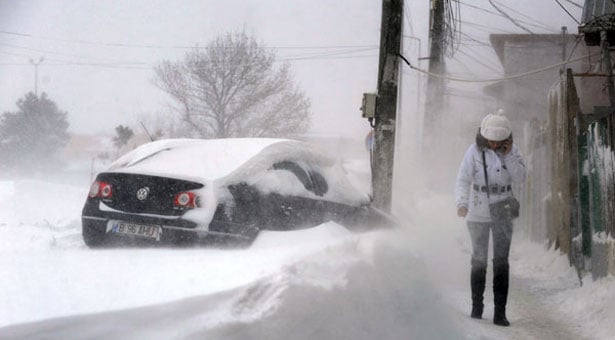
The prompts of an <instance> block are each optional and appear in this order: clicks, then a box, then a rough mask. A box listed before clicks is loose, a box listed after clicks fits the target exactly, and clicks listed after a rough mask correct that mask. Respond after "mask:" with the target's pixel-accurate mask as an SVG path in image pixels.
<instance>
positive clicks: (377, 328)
mask: <svg viewBox="0 0 615 340" xmlns="http://www.w3.org/2000/svg"><path fill="white" fill-rule="evenodd" d="M87 191H88V186H87V184H84V185H83V186H73V185H67V184H54V183H51V182H49V181H41V180H15V181H3V182H0V338H1V339H39V338H45V339H77V338H79V339H85V338H90V339H92V338H95V339H99V338H100V339H102V338H104V339H109V338H113V339H118V338H125V339H186V338H198V339H377V338H380V339H463V338H467V339H612V338H614V336H615V323H613V322H612V320H615V280H614V279H613V278H612V277H607V278H605V279H602V280H599V281H596V282H593V281H592V280H591V278H590V277H584V278H583V286H582V287H581V286H580V284H579V279H578V276H577V274H576V272H575V271H574V270H573V269H572V268H570V267H569V266H568V260H567V258H566V257H565V256H561V255H560V254H559V253H558V252H557V251H554V250H548V249H545V248H544V246H542V245H539V244H532V243H529V242H526V241H525V240H524V237H523V235H521V234H520V233H517V235H516V238H515V240H513V246H512V254H511V271H512V278H511V292H510V296H509V308H508V316H509V320H510V321H511V323H512V326H511V327H508V328H502V327H498V326H494V325H493V324H492V323H491V320H490V315H491V313H492V312H493V309H492V307H491V306H490V304H489V302H490V301H492V295H490V292H489V287H490V286H489V285H488V291H487V295H486V301H487V308H486V311H485V319H483V320H479V321H477V320H474V319H471V318H469V316H468V313H469V304H470V302H469V262H470V259H469V258H470V254H469V253H470V245H469V239H468V235H467V231H466V230H465V226H464V223H463V221H462V220H460V219H458V218H457V217H456V216H455V215H454V208H453V207H452V197H451V196H450V195H440V194H435V193H433V192H422V193H419V194H420V195H419V197H421V199H420V200H412V202H415V203H414V204H412V205H410V204H408V205H409V206H408V207H407V209H406V210H405V213H404V214H403V216H400V217H401V219H402V220H403V221H405V224H404V225H403V226H402V227H401V228H399V229H397V230H386V231H375V232H370V233H365V234H353V233H350V232H348V231H347V230H346V229H345V228H343V227H341V226H339V225H336V224H334V223H326V224H323V225H321V226H318V227H316V228H313V229H308V230H302V231H295V232H268V233H262V234H261V235H260V236H259V238H258V239H257V241H256V242H255V244H254V245H253V246H251V247H250V248H248V249H241V250H232V249H212V248H194V249H172V248H161V249H126V248H122V249H107V250H90V249H88V248H86V247H85V245H84V244H83V242H82V240H81V235H80V214H81V207H82V204H83V201H84V199H85V196H86V195H87ZM408 201H409V202H410V200H408ZM399 204H400V203H398V205H399ZM401 205H402V206H403V203H401ZM488 275H489V274H488Z"/></svg>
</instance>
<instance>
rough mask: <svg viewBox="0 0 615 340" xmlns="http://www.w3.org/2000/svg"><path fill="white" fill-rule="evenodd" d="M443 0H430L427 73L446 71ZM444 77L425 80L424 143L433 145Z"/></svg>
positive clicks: (441, 101) (441, 105)
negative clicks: (432, 138)
mask: <svg viewBox="0 0 615 340" xmlns="http://www.w3.org/2000/svg"><path fill="white" fill-rule="evenodd" d="M445 1H447V0H431V1H430V2H431V10H430V17H429V40H430V41H429V43H430V52H429V73H432V74H440V75H443V74H444V73H445V71H446V65H445V63H444V51H445V49H446V45H445V41H444V32H445V26H446V22H445V20H444V8H445ZM444 87H445V84H444V79H442V78H439V77H433V76H430V77H429V78H428V80H427V102H426V106H425V120H424V124H425V127H424V129H423V134H424V136H423V138H424V139H425V141H426V142H427V143H426V145H433V143H432V142H433V140H430V138H431V137H433V136H434V132H435V130H436V127H437V125H438V121H439V119H440V117H441V115H442V113H443V110H444V105H443V104H444Z"/></svg>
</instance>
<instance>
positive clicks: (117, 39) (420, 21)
mask: <svg viewBox="0 0 615 340" xmlns="http://www.w3.org/2000/svg"><path fill="white" fill-rule="evenodd" d="M461 1H462V6H461V7H460V8H461V18H462V20H463V21H465V22H467V24H464V23H462V26H461V27H462V31H463V32H464V33H466V34H470V35H472V36H473V37H475V38H477V39H480V40H485V41H487V40H488V39H487V36H488V32H489V31H493V32H494V33H503V32H511V33H512V32H514V33H523V31H522V30H521V29H520V28H518V27H516V26H515V25H513V24H512V23H510V21H508V20H506V19H505V18H503V17H502V16H497V15H493V14H490V13H489V12H487V11H485V10H478V9H476V8H473V7H480V8H484V9H487V10H488V11H490V12H495V10H494V9H493V7H491V6H490V4H489V2H488V1H486V0H480V1H479V0H461ZM561 1H562V3H564V4H567V2H566V1H565V0H561ZM575 1H577V2H580V0H575ZM405 2H406V8H407V11H406V15H405V18H404V20H405V21H406V22H405V35H406V36H414V37H416V38H419V39H421V54H422V55H423V56H426V55H427V51H428V43H427V34H426V31H427V25H428V3H429V1H428V0H424V1H417V0H415V1H410V0H406V1H405ZM499 2H500V3H502V4H504V5H506V6H509V7H511V8H514V9H516V10H517V11H519V12H521V14H524V15H527V16H529V17H530V18H526V17H523V16H521V14H518V13H515V12H512V11H510V14H511V15H513V16H515V17H517V18H519V19H521V20H525V21H528V22H532V20H531V19H532V18H533V19H535V20H536V21H540V22H542V23H544V25H545V26H547V27H549V28H552V30H551V32H553V31H554V32H557V31H558V30H559V28H560V26H562V25H568V26H569V28H570V30H571V32H573V33H576V24H574V22H573V21H572V19H570V18H569V17H568V15H567V14H566V13H564V12H563V11H562V10H561V9H560V8H559V6H558V5H557V3H556V2H555V1H552V0H539V1H530V0H519V1H510V0H499ZM568 4H569V3H568ZM567 7H568V8H569V9H570V10H571V11H572V12H573V13H575V14H577V15H578V14H580V9H578V8H576V7H575V6H571V5H570V4H569V6H567ZM0 13H1V14H0V91H2V93H3V95H2V96H0V112H5V111H9V110H15V109H16V106H15V102H16V101H17V99H18V98H21V97H23V95H24V94H25V93H26V92H27V91H32V90H33V89H34V66H33V65H32V64H31V63H30V59H33V60H34V61H37V60H38V59H39V58H40V57H44V58H45V60H44V61H43V62H42V63H41V64H40V66H39V67H38V70H39V77H38V89H39V92H41V91H45V92H47V93H48V94H49V96H50V98H51V99H52V100H54V101H55V102H56V103H57V104H58V106H59V107H60V108H61V109H62V110H65V111H67V112H68V114H69V122H70V124H71V126H70V130H71V131H72V132H77V133H96V132H103V133H109V134H111V133H113V128H114V127H115V126H116V125H118V124H124V125H130V126H132V127H133V128H137V124H138V123H137V117H138V116H144V115H147V114H154V113H161V112H164V111H165V103H166V102H168V100H169V99H168V97H166V95H165V94H164V93H163V92H162V91H160V90H159V89H157V88H156V87H154V86H153V85H152V79H153V71H152V67H153V66H154V65H156V64H158V63H159V62H160V61H161V60H164V59H169V60H178V59H180V58H182V56H183V54H184V53H185V52H186V48H187V47H194V46H196V45H201V46H202V45H206V44H207V43H208V42H209V41H211V40H212V39H213V38H215V37H216V36H218V35H220V34H223V33H226V32H229V31H237V30H241V29H245V30H246V31H248V32H250V33H253V34H254V35H255V36H256V37H257V38H258V39H260V40H261V41H262V42H263V43H264V44H265V45H266V46H268V47H273V48H277V50H276V51H277V56H278V57H279V60H281V61H288V62H290V63H291V69H292V70H293V73H294V75H295V79H296V81H297V83H298V85H299V86H300V87H301V88H302V89H303V90H304V91H305V93H306V94H307V95H308V96H309V97H310V98H311V101H312V111H313V112H314V115H315V116H314V122H313V132H314V133H318V134H335V135H337V134H341V135H345V136H352V137H358V138H361V137H363V136H364V135H365V134H366V133H367V132H368V131H369V126H368V124H367V122H366V121H364V120H363V119H361V118H360V111H359V107H360V105H361V96H362V93H363V92H375V90H376V78H377V65H378V44H379V38H380V33H379V31H380V13H381V1H377V0H337V1H329V0H292V1H291V0H289V1H279V0H260V1H258V0H243V1H241V0H209V1H206V0H205V1H204V0H200V1H198V0H195V1H193V0H183V1H158V0H156V1H145V0H130V1H125V0H124V1H119V0H105V1H102V0H99V1H69V0H24V1H8V0H0ZM476 24H480V25H485V26H487V28H485V27H480V26H477V25H476ZM536 32H537V33H545V32H546V30H545V29H542V30H540V29H536ZM404 40H405V53H406V54H408V59H410V60H416V58H417V57H418V44H417V40H416V39H412V38H408V37H406V38H405V39H404ZM462 48H465V51H466V53H471V54H475V55H476V53H478V56H479V59H481V60H482V62H483V63H484V64H489V65H491V66H492V68H495V70H493V69H489V68H485V65H481V64H480V63H477V62H475V61H474V60H473V59H468V57H464V56H463V55H460V56H458V57H457V58H458V60H453V61H451V70H452V71H455V69H456V68H457V69H458V72H460V73H466V74H468V73H469V74H472V73H474V74H476V75H483V74H489V73H491V74H493V73H495V71H497V66H498V63H497V59H496V58H495V54H494V53H493V52H492V50H490V49H489V48H488V47H471V46H465V47H464V46H462ZM455 65H462V66H463V68H458V67H457V66H455ZM422 66H423V67H424V68H426V67H427V63H426V62H423V63H422ZM406 80H407V82H409V83H411V84H414V83H415V82H416V80H417V78H416V74H412V73H411V72H410V73H408V72H405V74H404V81H406ZM410 91H414V92H415V93H416V87H414V88H411V89H410ZM411 100H412V97H409V99H408V101H411ZM412 107H414V104H412Z"/></svg>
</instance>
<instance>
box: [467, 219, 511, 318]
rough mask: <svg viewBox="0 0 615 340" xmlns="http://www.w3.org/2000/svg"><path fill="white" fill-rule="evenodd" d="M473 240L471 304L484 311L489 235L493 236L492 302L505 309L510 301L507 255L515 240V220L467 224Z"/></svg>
mask: <svg viewBox="0 0 615 340" xmlns="http://www.w3.org/2000/svg"><path fill="white" fill-rule="evenodd" d="M468 229H469V230H470V238H471V239H472V272H471V277H470V278H471V285H472V304H473V305H475V306H479V307H481V308H482V306H483V293H484V291H485V276H486V273H487V254H488V250H489V233H490V232H491V233H492V234H493V299H494V304H495V306H496V307H500V308H504V307H506V300H507V298H508V272H509V266H508V254H509V253H510V241H511V239H512V221H505V222H487V223H480V222H468Z"/></svg>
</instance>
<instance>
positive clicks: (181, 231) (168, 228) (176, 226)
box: [81, 215, 254, 243]
mask: <svg viewBox="0 0 615 340" xmlns="http://www.w3.org/2000/svg"><path fill="white" fill-rule="evenodd" d="M110 221H124V222H129V223H139V224H144V225H151V226H159V227H161V229H162V232H161V235H160V239H159V240H158V241H160V242H162V243H167V242H170V243H174V242H176V241H177V240H181V239H202V238H209V237H211V236H214V237H221V238H227V239H228V238H232V239H237V240H246V241H248V240H251V239H253V238H254V237H253V236H254V235H245V234H240V233H232V232H225V231H223V230H232V229H231V228H230V226H228V225H227V224H229V223H227V222H223V221H214V222H212V224H211V225H210V226H213V227H214V228H212V229H214V230H220V231H214V230H209V229H204V228H199V227H198V226H197V225H196V224H194V223H193V222H190V221H185V220H181V219H176V220H170V221H163V220H160V219H155V218H143V217H141V216H137V217H136V218H133V216H130V218H126V216H123V217H122V216H112V217H111V218H107V217H99V216H87V215H84V216H82V217H81V223H82V226H83V228H89V229H90V230H94V231H96V232H98V233H100V234H104V235H106V236H107V237H110V238H117V239H124V238H140V237H139V236H131V235H123V234H116V233H114V232H113V231H112V230H111V229H112V228H111V224H110V223H109V222H110ZM165 222H166V223H165ZM171 223H173V224H171ZM151 241H153V240H151Z"/></svg>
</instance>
